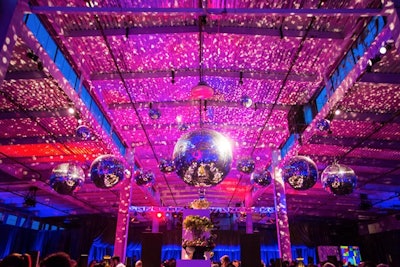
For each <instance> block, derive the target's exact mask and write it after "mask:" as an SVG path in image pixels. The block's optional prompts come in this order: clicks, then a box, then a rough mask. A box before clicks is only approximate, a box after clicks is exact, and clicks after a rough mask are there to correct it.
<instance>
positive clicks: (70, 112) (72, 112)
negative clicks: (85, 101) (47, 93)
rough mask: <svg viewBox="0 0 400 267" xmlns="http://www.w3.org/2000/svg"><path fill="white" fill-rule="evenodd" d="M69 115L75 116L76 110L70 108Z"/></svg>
mask: <svg viewBox="0 0 400 267" xmlns="http://www.w3.org/2000/svg"><path fill="white" fill-rule="evenodd" d="M68 113H69V114H71V115H73V114H75V109H74V108H73V107H69V108H68Z"/></svg>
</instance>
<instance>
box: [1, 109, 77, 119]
mask: <svg viewBox="0 0 400 267" xmlns="http://www.w3.org/2000/svg"><path fill="white" fill-rule="evenodd" d="M71 116H74V115H73V114H71V113H69V112H68V108H60V109H55V110H40V111H29V110H23V111H18V110H16V111H2V112H0V120H5V119H22V118H32V117H34V118H53V117H71Z"/></svg>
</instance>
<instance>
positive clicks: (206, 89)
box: [191, 82, 214, 100]
mask: <svg viewBox="0 0 400 267" xmlns="http://www.w3.org/2000/svg"><path fill="white" fill-rule="evenodd" d="M213 95H214V89H212V88H211V87H210V86H209V85H208V84H207V83H205V82H200V83H199V84H198V85H196V86H195V87H193V88H192V91H191V97H192V99H196V100H199V99H209V98H211V97H213Z"/></svg>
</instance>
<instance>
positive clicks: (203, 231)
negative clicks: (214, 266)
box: [182, 215, 215, 250]
mask: <svg viewBox="0 0 400 267" xmlns="http://www.w3.org/2000/svg"><path fill="white" fill-rule="evenodd" d="M183 228H184V229H185V230H186V231H190V232H191V233H192V239H183V240H182V247H183V248H186V247H206V248H207V249H210V250H211V249H212V248H214V247H215V242H214V239H215V235H212V234H211V233H210V231H211V230H212V229H213V228H214V225H213V223H212V222H211V220H210V219H209V218H207V217H205V216H203V217H200V216H198V215H189V216H187V217H186V218H185V219H184V220H183Z"/></svg>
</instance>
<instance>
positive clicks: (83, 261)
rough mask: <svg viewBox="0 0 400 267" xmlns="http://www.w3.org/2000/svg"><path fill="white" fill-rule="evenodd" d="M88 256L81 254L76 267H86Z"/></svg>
mask: <svg viewBox="0 0 400 267" xmlns="http://www.w3.org/2000/svg"><path fill="white" fill-rule="evenodd" d="M88 257H89V256H88V255H87V254H81V255H80V256H79V260H78V267H87V266H88Z"/></svg>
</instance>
